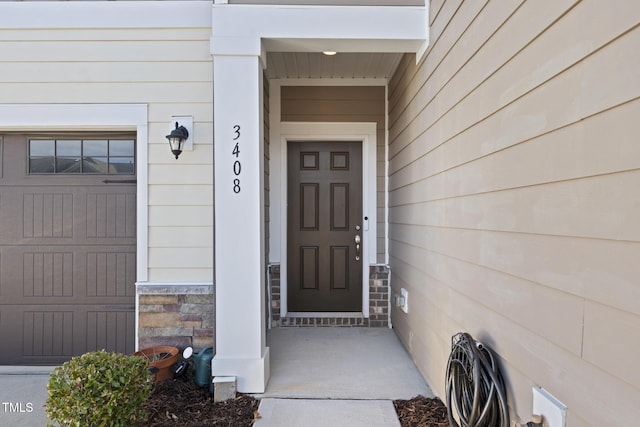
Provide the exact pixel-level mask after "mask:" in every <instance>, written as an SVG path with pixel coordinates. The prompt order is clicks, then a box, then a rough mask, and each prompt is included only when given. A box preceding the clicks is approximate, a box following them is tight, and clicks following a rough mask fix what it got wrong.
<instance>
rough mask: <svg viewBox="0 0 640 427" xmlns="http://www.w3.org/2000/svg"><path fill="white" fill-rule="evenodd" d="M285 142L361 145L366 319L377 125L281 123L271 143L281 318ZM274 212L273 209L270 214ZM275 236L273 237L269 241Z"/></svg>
mask: <svg viewBox="0 0 640 427" xmlns="http://www.w3.org/2000/svg"><path fill="white" fill-rule="evenodd" d="M288 141H361V142H362V215H363V218H364V217H367V218H368V220H366V221H365V220H364V219H363V227H362V238H363V242H364V243H363V248H362V259H363V263H362V315H363V316H364V317H365V318H368V317H369V292H368V289H369V287H368V283H369V266H370V265H371V264H375V262H376V259H375V258H376V238H377V232H376V231H377V215H376V124H375V123H350V122H281V123H280V126H279V136H278V138H277V139H276V140H272V151H271V152H272V153H273V154H274V156H272V157H271V159H272V160H276V159H278V160H279V164H280V167H275V165H274V167H272V168H271V170H274V171H279V172H280V173H279V174H278V177H279V180H277V181H279V183H278V184H276V185H273V186H272V187H271V202H272V206H274V205H276V204H277V205H278V208H279V209H277V210H278V211H279V212H278V213H277V215H276V216H271V219H272V222H276V223H278V225H279V227H278V228H279V235H278V236H279V245H278V247H279V255H280V316H281V317H285V316H286V315H287V314H288V309H287V274H286V272H287V244H286V242H287V196H286V195H287V167H286V165H287V143H288ZM273 213H274V209H272V214H273ZM274 238H276V236H272V241H273V240H274Z"/></svg>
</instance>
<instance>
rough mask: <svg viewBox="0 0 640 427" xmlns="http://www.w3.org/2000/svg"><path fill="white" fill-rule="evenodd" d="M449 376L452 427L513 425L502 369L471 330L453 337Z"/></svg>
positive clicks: (505, 426) (448, 404)
mask: <svg viewBox="0 0 640 427" xmlns="http://www.w3.org/2000/svg"><path fill="white" fill-rule="evenodd" d="M446 379H447V408H448V415H449V423H450V424H451V427H509V409H508V407H507V395H506V392H505V387H504V381H503V380H502V375H501V373H500V368H499V367H498V364H497V363H496V360H495V358H494V356H493V354H492V352H491V350H489V349H488V348H487V347H485V346H484V345H483V344H482V343H480V342H477V341H476V340H474V339H473V338H472V337H471V335H469V334H468V333H464V332H461V333H458V334H456V335H454V336H453V338H452V339H451V355H450V356H449V362H448V363H447V378H446ZM454 410H455V412H456V414H457V418H458V420H459V421H460V424H458V422H457V421H456V419H455V418H454V412H453V411H454Z"/></svg>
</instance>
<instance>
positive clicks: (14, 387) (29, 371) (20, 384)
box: [0, 366, 54, 427]
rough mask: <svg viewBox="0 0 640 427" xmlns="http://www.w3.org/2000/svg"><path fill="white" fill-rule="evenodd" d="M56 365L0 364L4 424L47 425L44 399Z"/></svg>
mask: <svg viewBox="0 0 640 427" xmlns="http://www.w3.org/2000/svg"><path fill="white" fill-rule="evenodd" d="M53 369H54V368H53V367H39V366H36V367H32V366H19V367H10V366H0V427H5V426H7V427H9V426H20V427H43V426H45V425H47V416H46V415H45V412H44V403H45V402H46V400H47V383H48V382H49V374H50V373H51V372H52V371H53Z"/></svg>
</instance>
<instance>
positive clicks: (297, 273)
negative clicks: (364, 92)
mask: <svg viewBox="0 0 640 427" xmlns="http://www.w3.org/2000/svg"><path fill="white" fill-rule="evenodd" d="M287 215H288V225H287V236H288V237H287V265H288V267H287V299H288V311H291V312H314V311H315V312H331V311H334V312H336V311H337V312H349V311H351V312H353V311H361V310H362V247H363V242H362V241H360V243H359V244H356V238H357V237H356V236H358V238H360V239H361V238H362V230H361V228H362V143H361V142H289V143H288V208H287Z"/></svg>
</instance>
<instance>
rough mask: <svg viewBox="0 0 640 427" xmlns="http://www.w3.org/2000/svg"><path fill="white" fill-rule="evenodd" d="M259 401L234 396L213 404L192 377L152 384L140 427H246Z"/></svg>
mask: <svg viewBox="0 0 640 427" xmlns="http://www.w3.org/2000/svg"><path fill="white" fill-rule="evenodd" d="M258 404H259V401H258V400H256V399H255V398H253V397H251V396H248V395H243V394H238V397H236V398H235V399H233V400H227V401H226V402H218V403H214V402H213V398H212V397H211V396H210V395H209V390H208V388H206V387H205V388H200V387H198V385H197V384H196V383H195V381H194V378H193V374H192V375H189V372H187V375H185V376H184V377H181V378H174V379H172V380H166V381H162V382H160V383H158V384H156V385H155V386H154V388H153V391H152V393H151V397H150V398H149V400H148V401H147V405H146V407H147V411H148V413H149V418H148V420H147V422H146V423H143V424H141V426H140V427H165V426H166V427H169V426H171V427H214V426H215V427H219V426H225V427H249V426H252V425H253V422H254V420H255V418H256V417H257V416H258Z"/></svg>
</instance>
